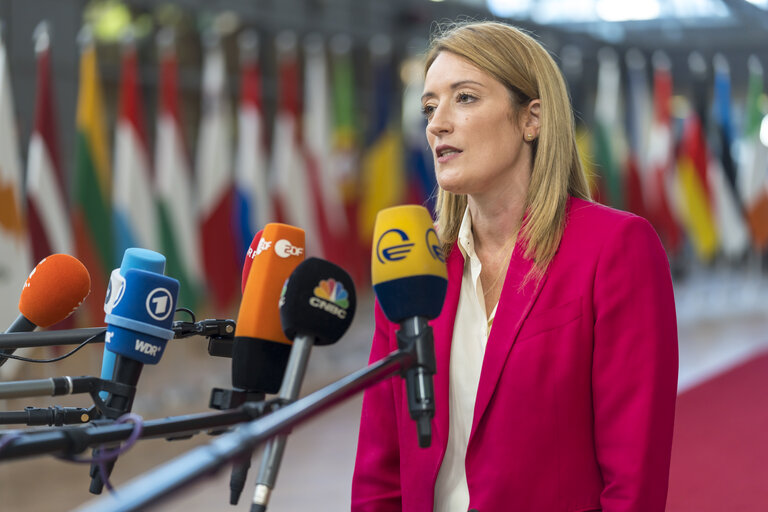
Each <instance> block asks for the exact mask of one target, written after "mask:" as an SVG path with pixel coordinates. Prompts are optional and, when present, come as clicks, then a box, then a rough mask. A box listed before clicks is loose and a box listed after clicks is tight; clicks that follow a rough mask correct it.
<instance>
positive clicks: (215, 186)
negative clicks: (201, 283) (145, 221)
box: [195, 37, 243, 311]
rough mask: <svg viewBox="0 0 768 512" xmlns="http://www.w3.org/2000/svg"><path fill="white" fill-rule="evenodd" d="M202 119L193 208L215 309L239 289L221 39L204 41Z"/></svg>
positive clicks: (229, 113)
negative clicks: (195, 198) (197, 219)
mask: <svg viewBox="0 0 768 512" xmlns="http://www.w3.org/2000/svg"><path fill="white" fill-rule="evenodd" d="M201 111H202V117H201V120H200V131H199V133H198V138H197V162H196V173H195V174H196V176H197V206H198V213H199V219H200V226H201V244H202V254H203V267H204V269H205V278H206V282H207V285H208V288H209V290H210V291H211V292H212V295H213V300H214V304H213V305H214V307H215V308H216V311H224V310H226V308H227V307H228V306H230V305H231V304H232V302H233V301H234V300H235V297H236V296H237V294H238V291H239V289H240V287H239V283H240V269H241V267H242V263H243V261H242V259H243V258H242V255H239V254H237V243H236V238H235V233H234V226H233V219H234V212H233V204H234V197H235V191H234V180H233V172H232V146H231V145H232V111H231V105H230V101H229V90H228V88H227V70H226V62H225V60H224V51H223V49H222V48H221V41H219V40H218V38H217V37H211V38H210V39H209V40H207V41H206V51H205V57H204V61H203V85H202V108H201Z"/></svg>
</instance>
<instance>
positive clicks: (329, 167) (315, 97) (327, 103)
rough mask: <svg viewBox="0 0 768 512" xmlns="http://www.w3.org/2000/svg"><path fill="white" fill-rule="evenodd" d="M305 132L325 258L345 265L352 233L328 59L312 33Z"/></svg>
mask: <svg viewBox="0 0 768 512" xmlns="http://www.w3.org/2000/svg"><path fill="white" fill-rule="evenodd" d="M304 84H305V87H304V123H303V127H304V132H303V135H302V140H303V145H304V149H305V151H306V155H307V166H308V167H307V170H308V175H309V178H310V179H311V184H312V187H311V190H312V196H313V199H314V200H315V208H316V218H317V223H316V224H317V228H318V229H319V231H318V233H319V235H320V238H321V243H322V253H323V254H324V256H325V258H326V259H328V260H330V261H333V262H335V263H337V264H340V265H343V264H344V260H345V259H346V257H347V255H348V254H347V248H346V247H345V241H346V240H345V238H346V236H347V234H348V233H349V225H348V222H347V215H346V211H345V210H344V204H343V201H342V197H341V186H340V183H339V178H340V176H339V173H337V172H336V171H335V170H334V168H333V167H334V165H335V162H334V160H333V157H332V156H333V118H332V115H333V113H332V110H333V104H332V101H331V88H330V77H329V73H328V59H327V58H326V48H325V42H324V40H323V38H322V37H321V36H319V35H317V34H312V35H310V36H308V37H307V38H306V40H305V41H304Z"/></svg>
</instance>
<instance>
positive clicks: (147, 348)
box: [136, 339, 162, 356]
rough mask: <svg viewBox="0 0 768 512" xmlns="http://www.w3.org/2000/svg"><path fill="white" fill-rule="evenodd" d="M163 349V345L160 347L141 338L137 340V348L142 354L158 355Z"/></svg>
mask: <svg viewBox="0 0 768 512" xmlns="http://www.w3.org/2000/svg"><path fill="white" fill-rule="evenodd" d="M161 349H162V347H160V345H153V344H151V343H147V342H146V341H142V340H140V339H137V340H136V350H137V351H138V352H141V353H142V354H147V355H148V356H157V353H158V352H160V350H161Z"/></svg>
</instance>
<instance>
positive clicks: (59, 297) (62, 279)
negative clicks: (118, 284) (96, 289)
mask: <svg viewBox="0 0 768 512" xmlns="http://www.w3.org/2000/svg"><path fill="white" fill-rule="evenodd" d="M90 291H91V276H90V275H89V274H88V270H86V268H85V266H84V265H83V264H82V263H80V260H78V259H77V258H75V257H73V256H70V255H68V254H52V255H51V256H48V257H46V258H43V260H42V261H41V262H40V263H38V264H37V266H36V267H35V268H34V269H33V270H32V273H30V274H29V277H28V278H27V280H26V281H25V282H24V287H23V288H22V289H21V298H20V299H19V311H20V314H19V316H18V317H17V318H16V320H14V321H13V323H12V324H11V326H10V327H9V328H8V329H7V330H6V331H5V332H6V333H12V332H31V331H34V330H35V329H36V328H37V327H49V326H51V325H53V324H56V323H58V322H61V321H62V320H64V319H65V318H67V317H68V316H69V315H71V314H72V313H73V312H74V311H75V310H76V309H77V308H78V307H79V306H80V304H82V303H83V301H84V300H85V298H86V297H87V296H88V294H89V293H90ZM13 351H14V349H9V350H7V351H0V366H2V365H3V363H5V361H7V358H5V357H2V354H12V353H13Z"/></svg>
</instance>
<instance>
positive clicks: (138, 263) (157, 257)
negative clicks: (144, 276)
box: [120, 247, 165, 276]
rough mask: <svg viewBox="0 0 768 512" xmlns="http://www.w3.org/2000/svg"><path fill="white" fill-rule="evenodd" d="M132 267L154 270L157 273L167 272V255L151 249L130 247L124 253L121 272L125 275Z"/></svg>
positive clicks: (148, 270)
mask: <svg viewBox="0 0 768 512" xmlns="http://www.w3.org/2000/svg"><path fill="white" fill-rule="evenodd" d="M132 268H136V269H140V270H146V271H147V272H154V273H155V274H165V256H163V255H162V254H160V253H159V252H155V251H150V250H149V249H143V248H141V247H129V248H128V249H126V250H125V252H124V253H123V261H122V262H121V263H120V273H121V274H122V275H123V276H125V273H126V271H128V270H129V269H132Z"/></svg>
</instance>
